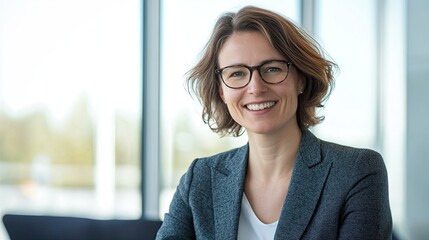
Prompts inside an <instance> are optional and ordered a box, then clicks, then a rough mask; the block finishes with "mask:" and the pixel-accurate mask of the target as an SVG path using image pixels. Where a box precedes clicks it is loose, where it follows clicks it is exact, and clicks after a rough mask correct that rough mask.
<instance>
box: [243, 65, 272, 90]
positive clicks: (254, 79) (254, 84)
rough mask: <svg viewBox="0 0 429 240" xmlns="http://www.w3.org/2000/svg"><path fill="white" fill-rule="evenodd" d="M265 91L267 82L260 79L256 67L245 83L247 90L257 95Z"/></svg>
mask: <svg viewBox="0 0 429 240" xmlns="http://www.w3.org/2000/svg"><path fill="white" fill-rule="evenodd" d="M265 91H267V84H266V83H265V82H264V80H262V78H261V75H260V74H259V72H258V71H257V70H256V69H253V72H252V74H251V76H250V82H249V84H248V85H247V92H249V93H251V94H255V95H258V94H260V93H263V92H265Z"/></svg>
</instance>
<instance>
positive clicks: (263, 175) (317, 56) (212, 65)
mask: <svg viewBox="0 0 429 240" xmlns="http://www.w3.org/2000/svg"><path fill="white" fill-rule="evenodd" d="M334 67H335V64H334V63H332V62H330V61H328V60H326V59H325V58H324V57H323V56H322V53H321V51H320V48H319V47H318V45H317V44H316V43H315V42H314V41H313V40H312V39H311V38H310V37H309V36H308V35H306V34H305V33H304V32H303V31H302V30H300V29H299V28H298V27H297V26H295V25H294V24H293V23H291V22H290V21H289V20H287V19H285V18H284V17H282V16H280V15H278V14H276V13H273V12H271V11H267V10H264V9H260V8H255V7H245V8H243V9H241V10H240V11H238V12H237V13H227V14H225V15H223V16H221V17H220V18H219V20H218V21H217V23H216V25H215V28H214V31H213V33H212V36H211V38H210V40H209V42H208V44H207V46H206V49H205V51H204V54H203V56H202V58H201V59H200V61H199V62H198V63H197V65H196V66H195V67H194V68H193V69H192V70H191V71H190V74H189V78H188V84H189V85H188V86H189V87H190V90H193V91H194V92H195V93H196V95H197V96H198V97H199V99H200V100H201V102H202V104H203V107H204V109H203V119H204V120H205V122H206V123H208V125H209V126H210V128H211V129H212V130H213V131H214V132H217V133H219V134H221V135H227V134H232V135H234V136H238V135H240V134H242V133H243V131H244V130H245V132H246V133H247V135H248V140H249V141H248V144H247V145H246V146H244V147H241V148H237V149H233V150H230V151H227V152H223V153H220V154H218V155H215V156H211V157H207V158H201V159H196V160H195V161H194V162H193V163H192V164H191V166H190V168H189V170H188V171H187V173H186V174H185V175H184V176H183V177H182V179H181V181H180V183H179V186H178V187H177V191H176V193H175V195H174V198H173V201H172V203H171V206H170V211H169V213H168V214H166V215H165V219H164V223H163V225H162V227H161V229H160V230H159V232H158V236H157V239H390V237H391V231H392V220H391V213H390V207H389V199H388V185H387V172H386V168H385V165H384V163H383V159H382V157H381V156H380V155H379V154H378V153H376V152H374V151H372V150H365V149H356V148H351V147H346V146H341V145H337V144H333V143H329V142H325V141H322V140H320V139H318V138H316V137H315V136H314V135H313V134H312V133H311V132H310V131H309V130H308V128H309V127H312V126H314V125H316V124H318V123H320V122H321V121H322V119H323V118H322V117H320V116H317V115H316V110H317V108H319V107H322V102H323V101H324V99H325V98H326V97H327V96H329V93H330V90H331V89H332V86H333V73H332V71H333V68H334Z"/></svg>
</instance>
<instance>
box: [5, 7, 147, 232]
mask: <svg viewBox="0 0 429 240" xmlns="http://www.w3.org/2000/svg"><path fill="white" fill-rule="evenodd" d="M140 5H141V3H140V1H139V0H129V1H114V0H107V1H105V0H93V1H84V0H64V1H44V0H17V1H7V0H0V36H1V37H0V196H1V197H0V214H4V213H6V212H16V211H19V212H30V213H38V214H39V213H40V214H61V215H86V216H93V217H113V216H115V217H124V218H137V217H140V215H141V194H140V187H139V186H140V166H139V165H140V152H139V151H140V150H139V149H140V132H141V131H140V128H141V52H142V49H141V6H140ZM0 230H1V232H0V239H4V238H5V237H3V235H1V234H4V233H3V229H0Z"/></svg>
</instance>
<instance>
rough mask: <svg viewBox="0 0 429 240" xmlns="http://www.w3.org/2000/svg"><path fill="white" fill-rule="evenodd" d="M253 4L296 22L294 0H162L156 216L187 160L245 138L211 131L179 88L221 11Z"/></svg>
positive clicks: (165, 206) (165, 204) (165, 205)
mask: <svg viewBox="0 0 429 240" xmlns="http://www.w3.org/2000/svg"><path fill="white" fill-rule="evenodd" d="M248 4H253V5H255V6H260V7H264V8H267V9H272V10H274V11H277V12H280V13H282V14H284V15H285V16H287V17H289V18H290V19H292V20H294V21H295V22H296V23H298V24H299V19H300V15H299V12H300V11H299V1H298V0H293V1H285V0H276V1H265V2H263V3H262V2H260V1H250V2H249V1H244V0H234V1H231V0H228V1H227V0H223V1H219V0H208V1H199V0H184V1H175V0H164V1H162V5H161V6H162V10H161V11H162V19H161V22H162V27H161V36H162V40H161V52H162V54H161V119H162V121H163V122H162V129H161V131H162V133H161V134H162V136H161V139H162V143H161V153H162V156H161V157H162V162H161V164H162V168H161V169H162V172H161V177H162V183H163V185H162V189H161V195H160V217H161V218H162V217H163V215H164V213H165V212H166V211H167V210H168V206H169V204H170V201H171V197H172V194H173V193H174V191H175V188H176V186H177V184H178V181H179V178H180V176H182V174H183V173H184V172H185V171H186V170H187V168H188V167H189V165H190V163H191V161H192V160H194V159H195V158H197V157H204V156H209V155H212V154H215V153H218V152H220V151H225V150H227V149H230V148H232V147H235V146H241V145H243V144H245V142H246V136H242V137H240V138H233V137H224V138H220V137H219V136H218V135H217V134H215V133H213V132H211V131H210V129H209V128H208V126H207V125H205V124H204V123H203V121H202V119H201V109H200V106H199V104H198V103H197V102H196V101H194V100H193V99H192V98H191V97H190V96H189V94H188V93H187V91H186V90H185V88H184V82H185V78H184V75H185V74H186V72H187V71H188V70H190V69H191V68H192V67H193V64H194V63H195V62H196V61H197V59H198V54H199V53H200V52H201V51H202V49H203V47H204V45H205V43H206V42H207V40H208V38H209V36H210V33H211V31H212V28H213V26H214V23H215V21H216V19H217V18H218V17H219V16H220V15H221V14H222V13H224V12H226V11H236V10H238V9H239V8H241V7H243V6H245V5H248Z"/></svg>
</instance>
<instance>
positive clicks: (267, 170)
mask: <svg viewBox="0 0 429 240" xmlns="http://www.w3.org/2000/svg"><path fill="white" fill-rule="evenodd" d="M301 136H302V133H301V130H300V129H299V128H298V127H296V128H292V129H289V130H288V132H287V133H284V132H283V133H282V132H277V133H273V134H270V135H269V136H268V135H266V134H259V135H256V134H253V135H251V136H250V135H249V149H250V150H249V165H248V173H247V174H248V176H249V177H252V178H257V179H260V180H261V181H270V180H275V179H279V178H285V177H290V176H291V174H292V170H293V166H294V164H295V159H296V155H297V153H298V148H299V144H300V142H301Z"/></svg>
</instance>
